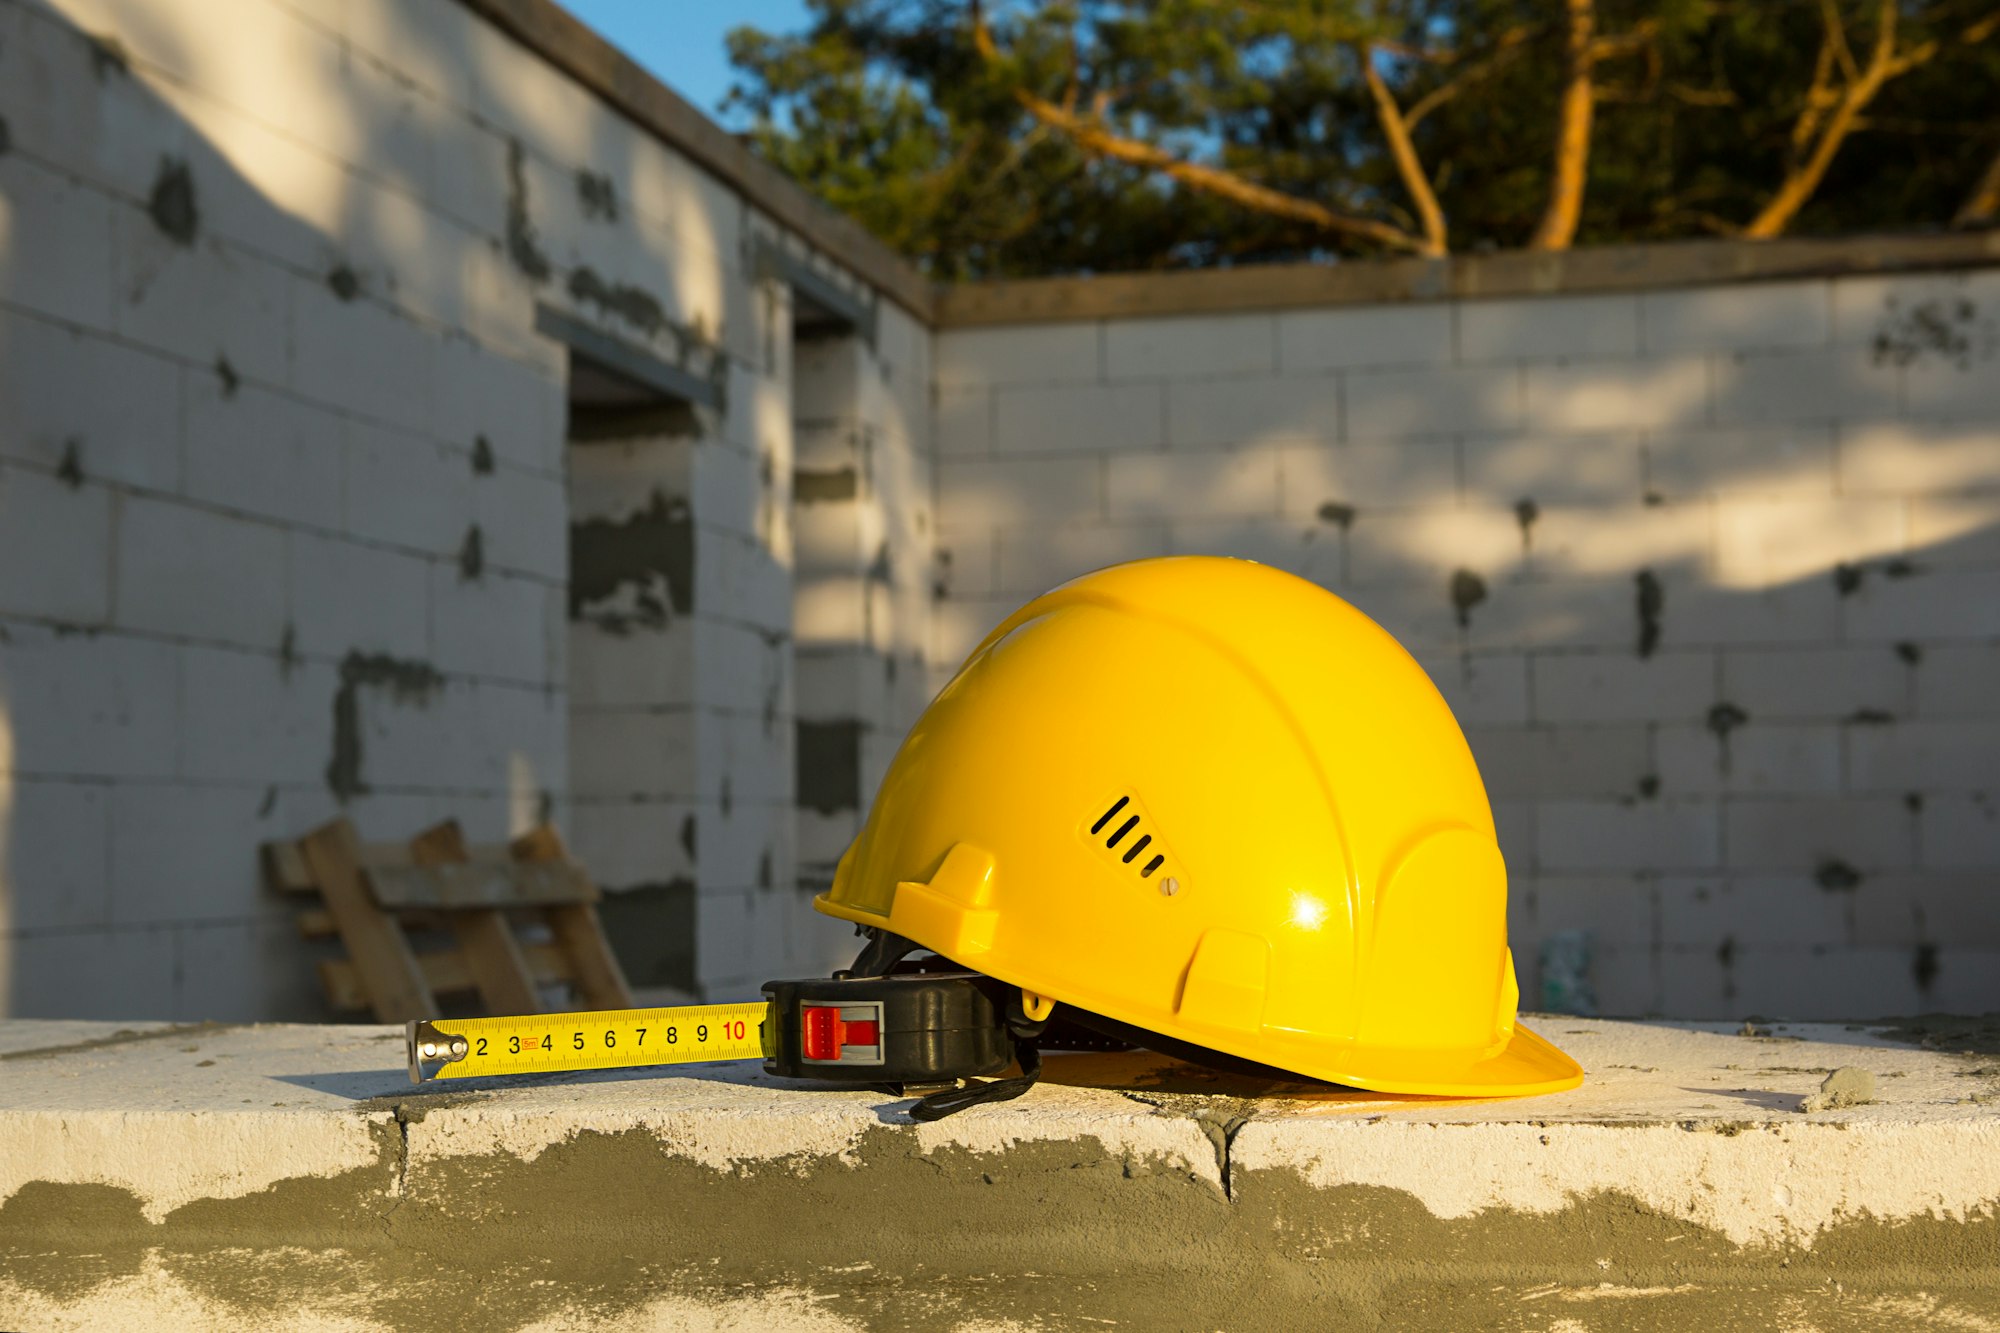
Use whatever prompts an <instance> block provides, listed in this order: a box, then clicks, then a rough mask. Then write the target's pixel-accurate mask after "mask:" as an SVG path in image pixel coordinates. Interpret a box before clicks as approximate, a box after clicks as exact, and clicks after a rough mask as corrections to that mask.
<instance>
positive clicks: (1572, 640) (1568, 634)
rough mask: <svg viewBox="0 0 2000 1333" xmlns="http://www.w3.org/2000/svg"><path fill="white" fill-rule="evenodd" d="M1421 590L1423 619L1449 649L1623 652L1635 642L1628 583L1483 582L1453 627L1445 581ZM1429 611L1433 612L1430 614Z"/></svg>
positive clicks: (1452, 607)
mask: <svg viewBox="0 0 2000 1333" xmlns="http://www.w3.org/2000/svg"><path fill="white" fill-rule="evenodd" d="M1432 587H1435V589H1436V591H1435V593H1433V592H1432V591H1431V589H1430V588H1426V589H1424V592H1423V598H1422V601H1423V603H1424V609H1425V612H1426V614H1427V615H1428V614H1435V616H1436V618H1437V620H1438V621H1439V622H1440V623H1441V624H1442V625H1443V626H1445V627H1447V629H1448V632H1449V633H1450V635H1451V637H1452V646H1454V647H1470V648H1472V649H1474V650H1478V649H1494V648H1536V649H1539V648H1564V649H1569V648H1595V649H1629V648H1631V647H1632V646H1633V643H1634V640H1635V639H1636V638H1637V637H1638V636H1637V624H1636V617H1635V616H1634V614H1633V602H1634V596H1633V585H1632V581H1631V580H1630V579H1615V580H1605V579H1560V580H1531V581H1527V582H1519V583H1516V582H1512V581H1499V582H1496V581H1494V580H1493V579H1491V578H1489V579H1488V580H1487V596H1486V600H1485V601H1484V602H1481V603H1480V604H1478V605H1477V606H1474V607H1473V608H1472V609H1471V611H1470V614H1469V619H1470V620H1471V622H1472V623H1471V624H1470V626H1466V627H1461V626H1459V625H1458V623H1457V621H1458V617H1457V608H1456V607H1455V605H1454V603H1453V600H1452V597H1451V590H1450V583H1449V580H1448V579H1447V580H1440V581H1438V582H1437V583H1435V584H1433V585H1432ZM1433 607H1435V612H1434V613H1433V612H1432V611H1431V608H1433Z"/></svg>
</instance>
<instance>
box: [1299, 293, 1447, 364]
mask: <svg viewBox="0 0 2000 1333" xmlns="http://www.w3.org/2000/svg"><path fill="white" fill-rule="evenodd" d="M1451 356H1452V308H1451V306H1450V305H1449V304H1448V303H1446V302H1443V301H1425V302H1411V303H1409V304H1407V305H1377V306H1347V307H1342V308H1339V309H1334V310H1287V311H1282V312H1280V313H1279V315H1278V362H1279V365H1280V366H1282V367H1283V369H1284V372H1285V373H1286V374H1288V375H1295V374H1300V373H1306V374H1310V373H1312V372H1315V371H1322V370H1338V369H1345V368H1348V367H1355V366H1441V365H1444V364H1445V363H1446V362H1448V361H1450V360H1451Z"/></svg>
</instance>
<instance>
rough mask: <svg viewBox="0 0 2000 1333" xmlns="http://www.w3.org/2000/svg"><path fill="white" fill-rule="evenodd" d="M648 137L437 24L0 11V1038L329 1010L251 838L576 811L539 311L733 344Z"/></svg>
mask: <svg viewBox="0 0 2000 1333" xmlns="http://www.w3.org/2000/svg"><path fill="white" fill-rule="evenodd" d="M550 87H554V88H555V89H556V91H555V93H554V94H550V95H549V96H544V97H535V96H531V95H530V94H533V93H537V92H541V93H546V92H547V91H548V89H549V88H550ZM510 99H511V100H510ZM641 138H642V136H641V134H640V132H639V131H637V130H635V129H633V128H632V127H631V126H629V125H628V124H626V123H624V122H622V121H620V120H618V119H617V118H615V117H612V116H609V115H606V114H600V113H598V112H597V109H596V106H595V104H594V103H593V102H592V101H591V100H590V99H589V98H588V96H587V95H586V94H584V93H582V92H581V91H580V90H576V89H574V88H571V87H568V86H567V85H563V84H561V81H560V80H559V79H558V78H557V77H556V76H554V75H553V74H552V73H550V72H549V71H547V70H546V69H545V68H543V67H541V66H540V65H539V62H538V61H536V60H535V58H534V57H532V56H530V55H528V54H527V53H525V52H524V51H521V50H520V49H518V48H516V47H514V46H513V45H512V43H511V42H510V41H509V40H508V39H506V38H504V37H502V36H501V35H500V34H498V33H496V32H494V31H492V30H490V29H488V28H486V27H485V26H484V25H483V24H482V23H480V22H479V21H478V20H477V19H475V18H474V17H473V16H471V15H470V14H469V13H468V12H467V11H465V10H464V9H463V8H462V7H460V6H458V5H456V4H451V3H445V2H444V0H429V2H428V3H421V4H408V5H393V6H333V5H328V6H324V7H322V12H321V14H320V16H319V17H318V18H317V19H308V18H306V17H302V16H301V15H300V14H298V13H295V12H293V11H292V10H290V9H287V8H285V7H282V6H280V5H278V4H275V3H262V2H260V0H246V2H245V3H242V4H237V5H232V6H230V7H229V10H228V16H227V19H226V21H225V20H224V18H223V16H222V15H221V14H220V13H219V12H218V10H217V9H216V8H215V7H213V6H210V5H206V4H203V3H194V2H193V0H176V2H174V3H158V2H144V3H142V2H141V0H59V3H58V4H56V5H55V6H53V7H51V6H48V5H43V4H27V3H23V0H0V737H10V738H11V740H10V744H9V745H7V746H0V958H4V959H5V961H4V962H0V1002H4V1004H5V1007H4V1008H0V1014H7V1013H12V1014H22V1015H38V1016H39V1015H46V1016H65V1017H105V1018H156V1017H177V1018H187V1019H199V1018H274V1017H319V1016H323V1010H322V1008H321V1004H320V1000H319V997H318V996H317V994H316V992H315V990H314V988H313V982H312V972H311V967H310V958H309V956H308V954H307V952H306V949H305V946H304V945H302V944H301V943H300V941H299V940H298V939H297V938H296V932H295V930H294V929H293V926H292V923H291V922H290V920H289V915H290V913H289V908H288V907H287V906H286V905H285V904H284V903H281V902H277V901H274V900H272V899H271V898H270V897H268V896H267V895H265V894H263V893H262V892H261V891H260V886H259V884H258V879H257V869H256V859H255V851H256V846H257V843H258V842H259V841H260V840H262V839H265V838H270V837H276V836H286V835H293V834H296V833H298V832H300V831H301V830H303V829H305V828H308V827H310V826H312V825H314V824H316V823H318V822H320V821H322V820H324V819H326V818H328V817H329V816H331V815H332V814H334V813H336V812H340V811H344V812H346V813H348V814H350V815H352V816H353V817H355V818H356V820H357V821H358V822H359V823H360V824H361V826H362V827H363V829H364V831H365V832H366V833H368V834H369V835H371V836H376V837H392V836H398V835H401V834H404V833H410V832H414V831H416V830H417V829H419V828H422V827H424V826H426V825H428V824H430V823H432V822H434V821H436V820H438V819H441V818H445V817H447V816H455V817H458V818H461V819H463V820H464V821H465V822H466V823H467V825H468V828H469V831H471V832H472V833H473V835H474V836H475V837H492V836H497V835H498V834H499V833H500V832H501V831H502V830H503V829H505V828H507V827H508V826H509V825H520V824H522V823H524V822H526V821H527V820H530V819H532V818H534V817H536V816H538V815H541V814H543V813H545V812H549V811H551V810H553V811H554V812H555V813H557V814H558V815H560V814H561V813H562V810H563V802H564V801H565V799H566V793H565V778H564V764H565V759H564V753H563V734H564V723H563V719H562V716H561V698H562V696H561V685H562V681H563V670H564V666H563V650H562V626H563V616H564V599H563V587H564V581H565V578H566V526H565V525H566V517H565V513H566V511H565V507H564V499H563V478H562V452H561V450H562V426H561V414H562V387H561V383H562V375H563V362H562V356H561V351H560V349H559V348H558V347H556V346H555V345H554V344H552V343H549V342H546V341H543V340H541V339H538V338H537V337H536V336H535V334H534V332H533V328H534V319H533V310H534V305H535V302H536V300H537V299H538V298H546V299H551V300H554V301H557V302H559V303H565V304H571V305H574V306H576V307H577V308H578V309H579V311H580V313H581V314H582V315H583V316H585V317H591V318H596V319H598V320H600V321H601V322H602V323H604V324H605V325H607V326H608V327H609V328H610V329H611V330H612V331H614V332H615V333H617V334H618V336H620V337H622V338H625V339H627V340H629V341H633V342H639V343H644V344H647V345H649V346H650V347H652V348H654V349H656V350H658V352H659V354H660V355H661V357H662V358H663V359H665V360H668V361H671V362H676V363H680V364H685V363H687V362H688V361H689V360H690V358H691V357H693V356H695V355H696V354H698V353H703V352H706V351H712V348H713V345H714V343H715V342H716V341H717V340H727V339H748V338H749V337H750V336H751V335H750V331H749V330H748V329H747V327H746V325H747V324H748V322H749V320H748V313H747V311H736V310H726V309H725V308H724V307H725V303H726V302H727V301H729V300H733V299H736V297H734V296H733V295H732V294H731V293H730V292H729V290H728V284H727V283H725V281H724V280H723V277H722V264H721V261H720V260H719V259H718V258H717V257H718V256H719V255H722V254H725V253H729V252H730V251H732V250H733V248H734V247H735V245H736V243H737V237H736V236H735V234H734V230H733V229H734V228H736V227H738V226H739V225H740V215H739V210H738V209H737V208H736V205H735V204H734V202H733V201H731V200H728V199H726V198H724V197H723V196H721V195H720V194H719V192H718V191H717V190H716V188H715V187H713V186H712V185H711V184H708V183H706V182H703V181H700V180H698V179H697V178H696V177H695V175H694V173H693V171H692V169H691V168H689V167H687V166H686V165H685V164H684V163H679V162H677V161H670V160H668V158H667V156H666V155H665V154H662V153H659V152H648V151H645V150H644V148H643V147H642V144H641ZM586 166H587V167H588V168H589V169H588V170H585V169H582V168H584V167H586ZM613 180H616V181H619V182H629V183H631V185H630V197H628V198H625V199H623V200H622V201H620V202H618V203H614V204H612V205H611V206H609V207H607V201H606V196H605V193H604V191H605V189H606V188H607V186H606V183H607V182H609V181H613ZM684 255H695V256H698V257H699V258H700V260H701V262H687V263H682V262H677V261H678V257H680V256H684ZM718 359H719V358H718Z"/></svg>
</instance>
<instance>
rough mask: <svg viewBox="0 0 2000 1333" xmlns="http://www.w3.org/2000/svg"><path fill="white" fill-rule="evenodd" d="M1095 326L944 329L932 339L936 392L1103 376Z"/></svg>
mask: <svg viewBox="0 0 2000 1333" xmlns="http://www.w3.org/2000/svg"><path fill="white" fill-rule="evenodd" d="M1101 340H1102V334H1101V333H1100V330H1099V327H1098V325H1096V324H1094V323H1064V324H1029V325H1019V326H1010V327H1006V328H986V329H948V330H946V331H944V332H942V333H940V334H939V335H938V337H937V384H938V388H939V389H941V390H942V389H967V388H973V387H977V386H981V385H994V384H1080V383H1087V382H1089V381H1093V380H1097V379H1099V378H1101V377H1102V375H1103V370H1104V365H1103V361H1102V358H1101V354H1100V344H1101Z"/></svg>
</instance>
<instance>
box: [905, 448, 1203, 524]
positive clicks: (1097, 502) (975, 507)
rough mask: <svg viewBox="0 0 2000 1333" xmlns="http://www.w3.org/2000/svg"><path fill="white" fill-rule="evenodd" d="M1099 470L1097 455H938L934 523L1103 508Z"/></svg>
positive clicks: (1079, 514) (1073, 515) (1053, 518)
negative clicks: (1033, 457)
mask: <svg viewBox="0 0 2000 1333" xmlns="http://www.w3.org/2000/svg"><path fill="white" fill-rule="evenodd" d="M1160 461H1164V460H1160ZM1103 474H1104V463H1103V461H1102V460H1101V459H1096V458H1060V459H991V460H988V459H954V458H941V459H939V460H938V469H937V477H938V483H937V486H938V515H937V518H938V524H939V525H940V526H941V527H948V528H978V527H989V528H998V527H1008V526H1012V525H1015V524H1022V523H1060V522H1063V521H1065V520H1068V519H1077V518H1084V517H1087V516H1089V515H1093V514H1098V513H1101V512H1103V509H1104V501H1103Z"/></svg>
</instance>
